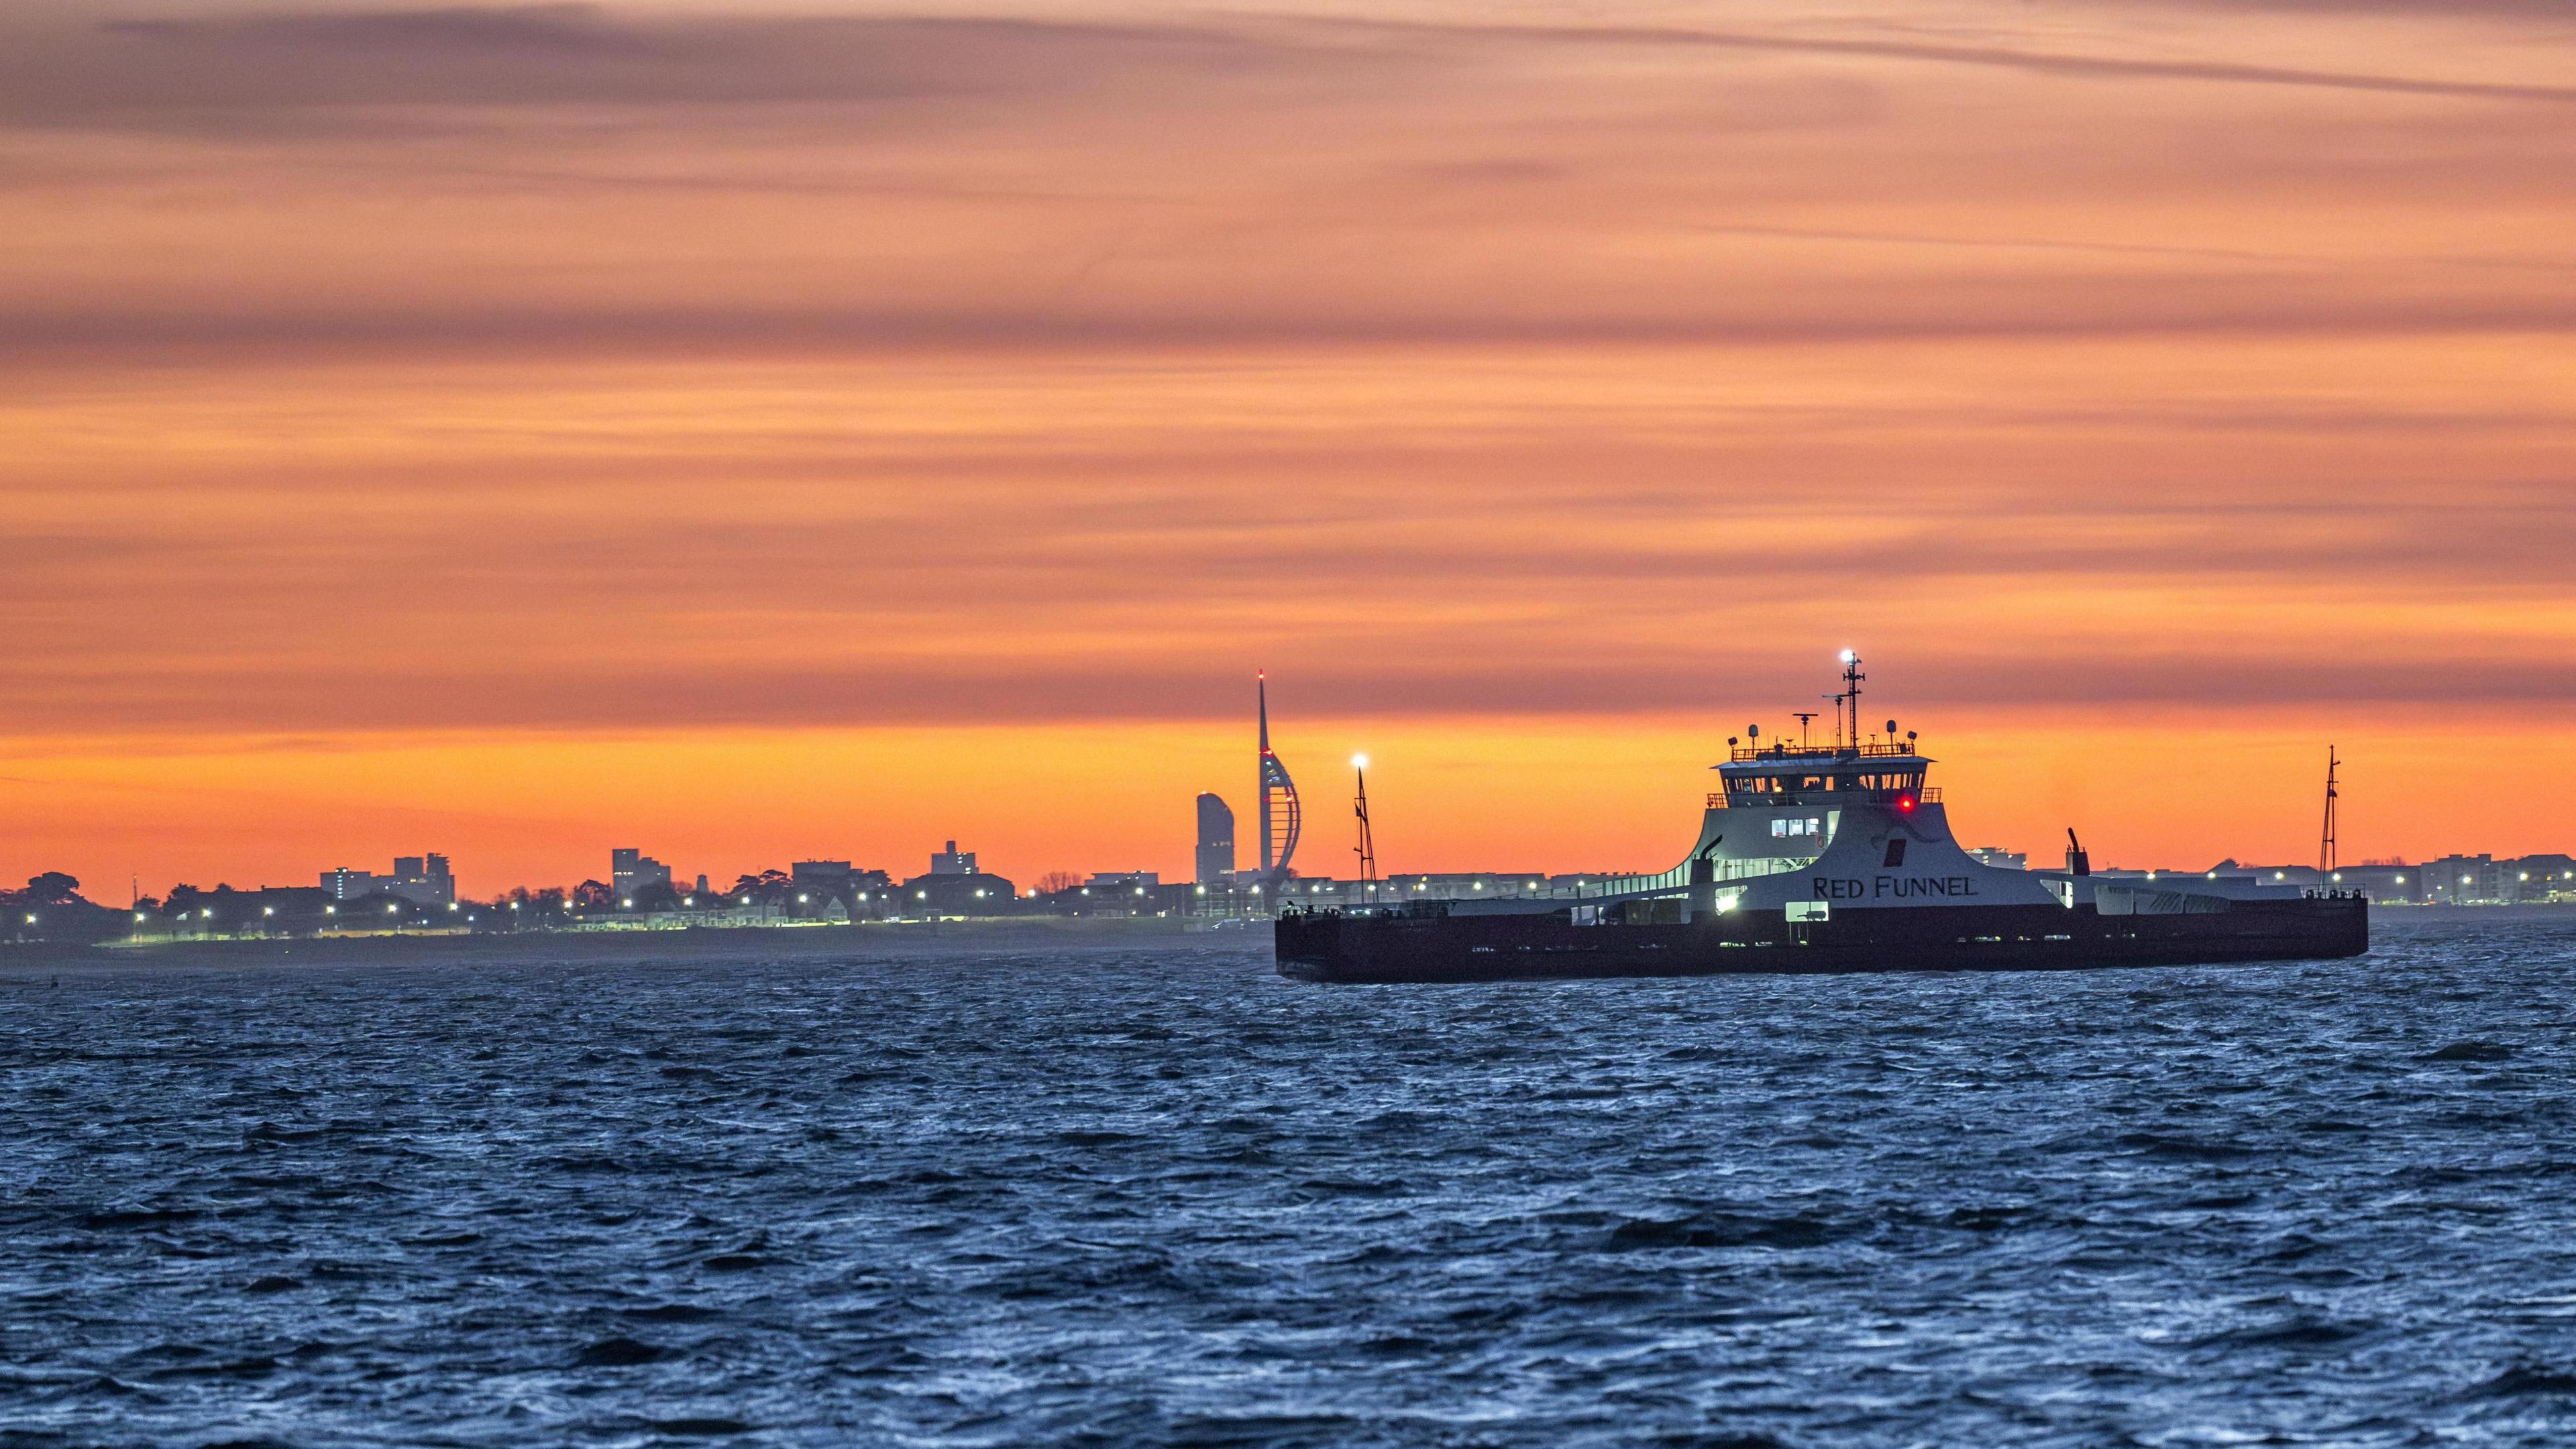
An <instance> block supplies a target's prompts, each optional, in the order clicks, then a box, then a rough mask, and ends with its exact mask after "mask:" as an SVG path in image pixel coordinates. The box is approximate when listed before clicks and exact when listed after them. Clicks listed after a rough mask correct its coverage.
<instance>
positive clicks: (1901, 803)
mask: <svg viewBox="0 0 2576 1449" xmlns="http://www.w3.org/2000/svg"><path fill="white" fill-rule="evenodd" d="M1896 813H1897V814H1899V815H1911V814H1913V813H1914V797H1913V796H1911V795H1899V796H1897V797H1896Z"/></svg>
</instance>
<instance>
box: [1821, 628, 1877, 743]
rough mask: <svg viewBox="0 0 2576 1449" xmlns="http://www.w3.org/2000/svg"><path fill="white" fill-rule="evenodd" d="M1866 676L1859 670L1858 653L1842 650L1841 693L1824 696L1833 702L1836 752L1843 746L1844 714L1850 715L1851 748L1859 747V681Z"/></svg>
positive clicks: (1866, 676)
mask: <svg viewBox="0 0 2576 1449" xmlns="http://www.w3.org/2000/svg"><path fill="white" fill-rule="evenodd" d="M1867 678H1869V676H1868V675H1866V674H1863V673H1861V672H1860V655H1859V654H1857V653H1855V652H1853V651H1852V650H1849V649H1846V650H1844V651H1843V688H1842V693H1840V694H1829V695H1826V696H1825V698H1827V699H1830V700H1832V701H1833V702H1834V749H1835V750H1836V751H1837V752H1839V751H1840V750H1841V749H1842V748H1843V740H1844V738H1845V737H1844V735H1843V717H1844V716H1845V715H1846V714H1848V715H1849V716H1850V717H1851V735H1850V737H1849V738H1850V740H1851V748H1853V749H1855V750H1856V749H1859V748H1860V682H1861V681H1862V680H1864V679H1867Z"/></svg>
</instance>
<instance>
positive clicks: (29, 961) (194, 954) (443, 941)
mask: <svg viewBox="0 0 2576 1449" xmlns="http://www.w3.org/2000/svg"><path fill="white" fill-rule="evenodd" d="M1177 941H1188V942H1190V943H1191V944H1193V945H1205V946H1241V947H1245V948H1253V947H1258V948H1260V949H1262V950H1264V951H1266V950H1267V949H1268V948H1269V945H1270V932H1269V929H1268V923H1266V922H1264V923H1262V924H1260V925H1258V926H1255V927H1253V928H1251V929H1238V930H1228V931H1217V930H1211V929H1209V928H1208V927H1207V925H1206V923H1205V922H1203V921H1198V920H1191V919H1183V918H1178V917H1172V918H1166V917H1157V916H1110V917H1085V916H1016V917H1014V916H1002V917H993V918H989V919H982V920H955V921H900V922H887V921H871V922H865V923H862V924H859V925H855V926H853V925H833V926H798V927H795V928H792V929H786V928H773V929H757V928H725V927H714V928H709V927H682V928H678V929H671V930H631V931H514V932H492V933H488V934H476V935H468V934H462V933H460V934H455V935H449V934H443V933H442V934H437V935H429V934H422V935H392V934H387V935H381V936H323V937H314V936H299V937H271V938H266V939H256V938H254V939H246V940H213V941H208V940H197V941H189V940H164V941H143V942H137V943H127V942H123V941H118V942H114V943H110V944H103V945H96V946H83V945H73V944H70V943H66V942H49V941H30V942H24V943H0V972H7V971H11V970H15V969H25V968H63V967H109V966H162V965H170V966H180V965H184V966H246V965H254V964H268V963H293V964H297V965H302V964H306V963H329V964H333V965H344V964H346V965H363V964H367V963H370V962H396V961H399V962H404V963H408V964H419V963H429V962H437V961H453V962H456V963H458V964H469V963H470V964H490V965H509V964H512V963H513V962H527V963H532V964H533V963H538V962H545V963H561V962H566V961H616V960H629V961H640V960H667V961H683V960H710V959H712V960H777V959H781V958H804V957H817V958H829V957H835V956H840V957H852V958H865V959H898V958H901V957H905V956H919V955H923V954H947V953H949V952H956V951H981V952H991V951H1020V950H1063V949H1066V948H1075V949H1090V948H1114V947H1118V946H1129V945H1136V944H1141V943H1145V942H1154V943H1158V944H1159V943H1170V942H1177Z"/></svg>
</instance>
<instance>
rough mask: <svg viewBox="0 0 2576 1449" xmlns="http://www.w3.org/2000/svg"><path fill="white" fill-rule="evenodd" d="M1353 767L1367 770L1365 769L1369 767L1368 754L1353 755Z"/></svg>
mask: <svg viewBox="0 0 2576 1449" xmlns="http://www.w3.org/2000/svg"><path fill="white" fill-rule="evenodd" d="M1351 768H1352V769H1354V770H1365V769H1367V768H1368V756H1366V755H1353V756H1351Z"/></svg>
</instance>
